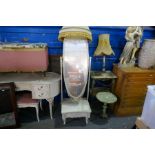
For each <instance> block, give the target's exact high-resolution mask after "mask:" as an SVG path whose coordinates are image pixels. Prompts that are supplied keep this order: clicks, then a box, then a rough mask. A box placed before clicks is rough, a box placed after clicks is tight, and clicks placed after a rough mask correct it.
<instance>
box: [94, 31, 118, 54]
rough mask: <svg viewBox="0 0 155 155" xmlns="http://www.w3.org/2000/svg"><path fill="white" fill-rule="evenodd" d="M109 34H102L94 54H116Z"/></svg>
mask: <svg viewBox="0 0 155 155" xmlns="http://www.w3.org/2000/svg"><path fill="white" fill-rule="evenodd" d="M109 38H110V35H109V34H100V35H99V41H98V46H97V48H96V50H95V52H94V56H104V55H112V54H113V55H115V54H114V52H113V50H112V48H111V45H110V41H109Z"/></svg>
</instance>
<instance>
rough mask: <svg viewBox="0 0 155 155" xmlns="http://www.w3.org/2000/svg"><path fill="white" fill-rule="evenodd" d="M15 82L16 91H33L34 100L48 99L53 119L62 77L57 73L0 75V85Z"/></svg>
mask: <svg viewBox="0 0 155 155" xmlns="http://www.w3.org/2000/svg"><path fill="white" fill-rule="evenodd" d="M9 82H14V84H15V86H16V91H25V90H26V91H31V92H32V98H33V99H40V100H41V99H46V100H47V101H48V103H49V109H50V117H51V119H52V105H53V100H54V97H55V96H57V95H58V94H59V92H60V76H59V74H57V73H53V72H46V76H44V74H43V73H0V83H9Z"/></svg>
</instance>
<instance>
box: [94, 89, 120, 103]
mask: <svg viewBox="0 0 155 155" xmlns="http://www.w3.org/2000/svg"><path fill="white" fill-rule="evenodd" d="M96 98H97V99H98V100H99V101H100V102H103V103H108V104H112V103H115V102H116V101H117V97H116V96H115V95H114V94H112V93H111V92H99V93H97V94H96Z"/></svg>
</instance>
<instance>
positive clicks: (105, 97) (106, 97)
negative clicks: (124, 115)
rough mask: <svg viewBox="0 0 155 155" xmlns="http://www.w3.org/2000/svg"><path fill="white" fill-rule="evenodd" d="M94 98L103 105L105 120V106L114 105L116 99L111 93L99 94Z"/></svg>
mask: <svg viewBox="0 0 155 155" xmlns="http://www.w3.org/2000/svg"><path fill="white" fill-rule="evenodd" d="M96 98H97V99H98V100H99V101H100V102H102V103H103V117H104V118H107V113H106V110H107V105H108V104H114V103H115V102H116V101H117V97H116V96H115V95H114V94H112V93H111V92H99V93H97V94H96Z"/></svg>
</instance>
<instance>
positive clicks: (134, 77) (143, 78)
mask: <svg viewBox="0 0 155 155" xmlns="http://www.w3.org/2000/svg"><path fill="white" fill-rule="evenodd" d="M125 79H126V80H127V81H128V82H137V83H139V82H152V81H155V74H151V73H150V74H127V75H125Z"/></svg>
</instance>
